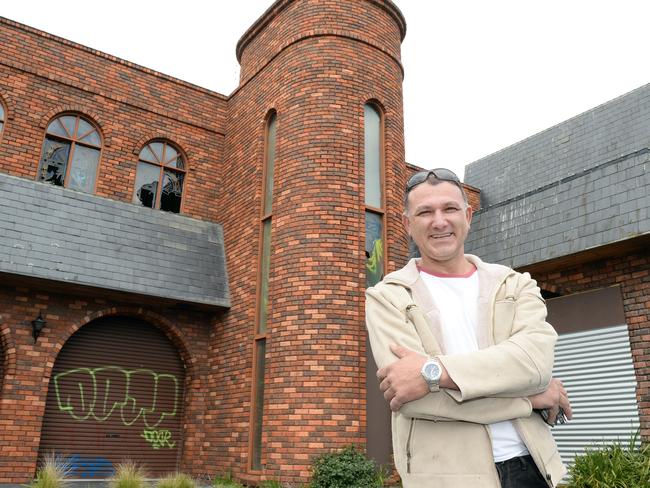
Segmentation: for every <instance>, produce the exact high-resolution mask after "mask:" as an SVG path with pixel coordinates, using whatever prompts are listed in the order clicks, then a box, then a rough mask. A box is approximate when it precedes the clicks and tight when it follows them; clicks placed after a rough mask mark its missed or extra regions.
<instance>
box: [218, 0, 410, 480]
mask: <svg viewBox="0 0 650 488" xmlns="http://www.w3.org/2000/svg"><path fill="white" fill-rule="evenodd" d="M276 6H277V7H278V8H276V9H275V10H273V9H272V10H271V13H270V14H269V15H270V16H271V18H268V19H262V23H264V25H265V30H264V31H263V32H262V33H261V34H260V35H259V36H260V37H259V38H255V39H253V40H251V42H250V43H249V44H247V46H245V48H244V52H243V54H242V57H241V59H242V73H243V75H242V78H243V79H244V80H248V81H246V82H245V83H244V84H243V86H241V87H240V88H239V89H238V90H237V91H236V92H235V93H234V94H233V96H232V98H231V100H230V103H229V111H230V125H229V127H228V131H227V137H226V155H225V157H226V160H227V161H229V162H230V163H231V171H229V172H228V173H227V174H224V186H225V187H227V188H229V189H231V190H232V191H231V192H230V193H229V194H228V195H225V198H224V208H225V209H227V210H226V211H227V214H226V218H225V219H224V231H225V236H226V250H227V253H226V255H227V259H228V272H229V275H230V283H231V294H232V303H233V307H232V309H231V311H230V313H229V316H228V318H227V320H226V321H225V323H224V326H223V328H220V329H218V330H217V331H216V338H215V339H216V340H215V341H214V343H213V347H214V352H213V353H212V354H211V358H212V363H211V367H212V368H213V371H214V373H213V375H212V379H213V380H214V388H215V389H217V388H219V389H220V391H221V392H222V393H223V398H222V399H220V400H219V402H220V404H219V405H217V407H218V408H216V409H215V412H214V415H215V416H218V417H224V419H225V423H224V424H223V425H221V426H220V427H219V429H221V430H220V431H219V433H218V434H219V435H218V436H217V441H216V444H215V445H214V451H213V452H214V461H215V464H216V465H223V466H234V469H233V472H234V474H235V475H237V476H244V477H247V478H248V479H251V480H254V479H255V478H256V477H255V476H253V475H249V476H246V472H247V469H248V467H247V463H248V435H249V406H250V398H251V384H250V382H251V369H252V359H251V349H252V342H253V341H252V339H253V332H254V324H255V322H254V321H255V292H256V289H255V283H256V280H257V262H258V250H259V249H258V247H259V240H260V235H259V234H260V225H259V222H260V206H261V182H262V163H263V149H264V148H263V145H264V127H265V125H264V119H265V116H266V115H267V113H268V111H269V110H270V109H275V110H276V111H277V145H276V160H275V188H274V205H273V207H274V208H273V224H272V235H273V237H272V258H271V278H270V287H269V288H270V292H269V302H270V305H269V314H270V316H269V331H268V336H267V363H266V383H265V385H266V391H265V398H266V401H265V405H264V432H263V445H264V448H263V463H264V464H265V467H266V469H265V471H264V473H263V474H262V475H261V478H262V479H263V478H275V479H277V478H281V479H282V480H283V481H290V482H304V481H305V480H306V479H307V477H308V476H309V474H310V473H309V467H310V462H311V458H312V457H313V456H314V455H315V454H318V453H322V452H326V451H329V450H331V449H335V448H338V447H341V446H343V445H345V444H349V443H356V444H362V445H363V444H364V443H365V428H366V426H365V393H364V389H365V378H364V371H365V330H364V320H363V286H364V281H365V275H364V263H365V253H364V234H365V228H364V200H363V184H364V175H363V167H364V166H363V165H364V162H363V161H364V160H363V157H364V156H363V106H364V104H365V103H366V102H367V101H369V100H376V101H378V102H379V104H381V106H382V107H383V109H384V112H385V136H386V141H385V149H386V152H385V160H386V161H385V163H386V168H387V181H386V198H387V208H388V209H389V212H388V216H387V221H388V231H389V235H397V236H400V237H399V238H398V239H397V240H394V241H393V240H391V241H390V242H389V243H388V269H395V268H396V267H397V266H398V265H401V264H402V263H403V261H404V259H405V254H406V244H405V241H404V240H403V238H402V234H403V232H402V230H401V223H400V212H401V198H402V184H403V181H404V178H405V176H406V170H405V166H404V146H403V145H404V142H403V121H402V96H401V81H402V71H401V66H400V65H399V64H398V63H397V62H396V60H395V58H394V57H391V56H390V55H388V54H387V51H388V52H393V53H398V52H399V42H400V31H399V26H398V25H397V24H396V23H395V22H394V20H393V18H392V17H391V16H390V15H389V14H388V13H387V11H386V10H384V9H382V8H380V7H378V6H377V4H375V3H374V2H359V1H358V0H347V1H337V2H329V1H327V2H325V1H324V2H320V1H319V2H314V1H296V2H278V4H276ZM280 7H282V8H280ZM341 11H343V12H359V18H361V19H362V20H360V24H359V25H358V26H356V27H355V26H352V25H350V26H348V27H346V28H345V29H343V28H342V27H341V22H339V20H340V18H339V14H340V12H341ZM366 11H368V12H367V18H369V19H375V21H374V22H373V23H372V25H371V23H366V20H367V19H366ZM306 13H308V15H307V14H306ZM346 15H347V14H346ZM313 18H318V19H319V22H318V29H319V34H318V35H314V36H311V37H310V36H306V37H305V35H304V34H306V33H307V34H308V33H310V32H311V30H312V29H313V28H314V23H313V21H312V20H313ZM346 18H347V17H346ZM363 19H366V20H363ZM342 22H343V23H345V21H342ZM288 30H291V33H289V32H288ZM293 33H302V34H300V35H302V36H303V37H302V39H301V40H300V41H297V42H293V43H285V42H284V41H285V40H286V39H287V38H289V37H291V36H293V35H294V34H293ZM296 35H298V34H296ZM366 36H369V37H371V38H372V39H383V40H384V41H382V42H388V41H387V40H390V44H387V45H384V46H383V49H377V48H375V47H373V46H372V45H370V44H369V43H366V42H361V41H360V40H358V38H365V37H366ZM270 46H272V47H270ZM278 49H280V51H279V52H277V50H278ZM260 67H263V69H261V70H260V71H257V70H258V69H259V68H260Z"/></svg>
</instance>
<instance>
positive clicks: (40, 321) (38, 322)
mask: <svg viewBox="0 0 650 488" xmlns="http://www.w3.org/2000/svg"><path fill="white" fill-rule="evenodd" d="M46 325H47V320H45V319H44V318H43V316H42V315H41V312H38V317H36V318H35V319H34V320H32V337H33V338H34V344H36V339H38V336H39V335H40V334H41V331H42V330H43V327H45V326H46Z"/></svg>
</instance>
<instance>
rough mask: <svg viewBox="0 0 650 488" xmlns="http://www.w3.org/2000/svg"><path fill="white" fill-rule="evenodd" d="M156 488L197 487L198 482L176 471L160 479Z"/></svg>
mask: <svg viewBox="0 0 650 488" xmlns="http://www.w3.org/2000/svg"><path fill="white" fill-rule="evenodd" d="M156 488H196V482H195V481H194V480H193V479H192V478H190V477H189V476H188V475H186V474H184V473H174V474H170V475H168V476H165V477H164V478H161V479H159V480H158V482H157V483H156Z"/></svg>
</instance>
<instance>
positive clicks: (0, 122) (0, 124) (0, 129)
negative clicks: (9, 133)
mask: <svg viewBox="0 0 650 488" xmlns="http://www.w3.org/2000/svg"><path fill="white" fill-rule="evenodd" d="M4 125H5V124H4V122H2V121H1V120H0V134H2V128H3V127H4Z"/></svg>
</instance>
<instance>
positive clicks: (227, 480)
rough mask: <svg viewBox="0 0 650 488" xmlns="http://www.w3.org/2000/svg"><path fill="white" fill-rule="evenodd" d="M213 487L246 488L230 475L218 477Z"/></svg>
mask: <svg viewBox="0 0 650 488" xmlns="http://www.w3.org/2000/svg"><path fill="white" fill-rule="evenodd" d="M212 485H213V486H214V488H244V485H242V484H240V483H237V482H236V481H235V480H233V479H232V477H231V476H230V475H225V476H217V477H216V478H215V479H214V481H213V482H212Z"/></svg>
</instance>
